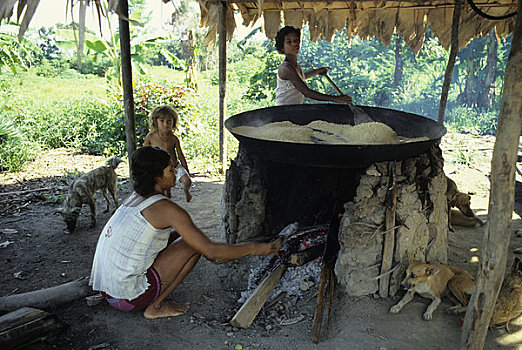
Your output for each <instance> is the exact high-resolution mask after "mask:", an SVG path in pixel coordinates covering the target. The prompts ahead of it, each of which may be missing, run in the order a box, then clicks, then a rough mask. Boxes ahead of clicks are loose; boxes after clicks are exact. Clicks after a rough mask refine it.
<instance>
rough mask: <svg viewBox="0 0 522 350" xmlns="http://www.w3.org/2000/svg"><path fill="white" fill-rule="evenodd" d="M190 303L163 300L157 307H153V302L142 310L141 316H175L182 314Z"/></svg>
mask: <svg viewBox="0 0 522 350" xmlns="http://www.w3.org/2000/svg"><path fill="white" fill-rule="evenodd" d="M189 308H190V305H189V304H187V303H175V302H172V301H164V302H163V303H161V305H160V306H159V307H155V306H154V304H151V305H149V306H147V308H146V309H145V311H143V316H144V317H145V318H147V319H149V320H152V319H155V318H160V317H175V316H181V315H184V314H185V313H186V312H187V311H188V309H189Z"/></svg>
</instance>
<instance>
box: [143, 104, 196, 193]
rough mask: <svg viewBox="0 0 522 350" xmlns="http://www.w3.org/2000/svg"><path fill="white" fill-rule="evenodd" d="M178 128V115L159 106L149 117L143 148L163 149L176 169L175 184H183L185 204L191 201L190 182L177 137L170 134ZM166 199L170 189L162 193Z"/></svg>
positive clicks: (166, 106) (169, 107)
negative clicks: (147, 131) (155, 147)
mask: <svg viewBox="0 0 522 350" xmlns="http://www.w3.org/2000/svg"><path fill="white" fill-rule="evenodd" d="M177 126H178V114H177V113H176V111H175V110H174V108H173V107H171V106H169V105H161V106H158V107H156V108H154V109H153V110H152V112H151V113H150V115H149V129H150V132H149V133H148V134H147V136H146V137H145V142H144V143H143V145H144V146H157V147H161V148H163V149H165V150H166V151H167V152H168V153H169V154H170V157H171V158H172V163H173V164H174V165H175V167H176V170H177V172H176V182H178V181H179V182H181V183H182V184H183V191H184V192H185V198H186V200H187V202H190V200H191V199H192V194H191V193H190V192H189V190H190V185H191V184H192V181H191V180H190V173H189V171H188V166H187V161H186V160H185V156H184V155H183V151H182V150H181V145H180V143H179V139H178V137H176V135H174V133H173V132H172V131H173V130H176V128H177ZM164 195H165V196H166V197H169V198H170V196H171V194H170V189H169V190H168V191H166V193H164Z"/></svg>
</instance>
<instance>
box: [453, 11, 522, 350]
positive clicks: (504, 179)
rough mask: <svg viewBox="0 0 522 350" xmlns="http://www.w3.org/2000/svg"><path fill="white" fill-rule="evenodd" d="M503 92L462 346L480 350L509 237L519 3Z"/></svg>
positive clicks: (521, 85)
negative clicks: (477, 264) (485, 215)
mask: <svg viewBox="0 0 522 350" xmlns="http://www.w3.org/2000/svg"><path fill="white" fill-rule="evenodd" d="M504 86H505V88H504V95H503V96H502V104H501V107H500V116H499V120H498V129H497V137H496V141H495V147H494V149H493V158H492V161H491V170H492V171H491V191H490V198H489V208H488V211H489V214H488V224H487V226H486V232H485V234H484V241H483V244H482V257H481V263H480V270H479V275H478V278H477V285H476V287H475V291H474V293H473V295H472V297H471V300H470V302H469V306H468V310H467V312H466V317H465V319H464V325H463V328H462V338H461V348H462V349H482V348H483V347H484V340H485V338H486V333H487V330H488V326H489V321H490V319H491V315H492V313H493V309H494V307H495V303H496V301H497V297H498V293H499V290H500V287H501V284H502V280H503V279H504V272H505V269H506V260H507V255H508V254H507V253H508V247H509V239H510V235H511V215H512V211H513V201H514V191H515V164H516V160H517V153H518V152H517V151H518V144H519V141H520V128H521V124H522V1H519V2H518V15H517V21H516V25H515V30H514V34H513V41H512V47H511V52H510V54H509V59H508V62H507V67H506V74H505V80H504Z"/></svg>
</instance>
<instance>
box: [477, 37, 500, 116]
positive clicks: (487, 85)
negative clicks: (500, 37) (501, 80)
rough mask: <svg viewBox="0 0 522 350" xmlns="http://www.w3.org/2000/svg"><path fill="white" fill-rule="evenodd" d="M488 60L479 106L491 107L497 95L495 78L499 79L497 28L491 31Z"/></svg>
mask: <svg viewBox="0 0 522 350" xmlns="http://www.w3.org/2000/svg"><path fill="white" fill-rule="evenodd" d="M486 50H487V61H486V69H485V70H486V72H485V77H484V79H483V81H482V83H481V84H480V86H481V88H480V93H479V96H478V106H479V107H482V108H489V107H491V105H492V102H493V97H494V96H495V80H496V79H497V51H498V42H497V38H496V35H495V28H493V30H492V31H491V32H489V35H488V38H487V44H486Z"/></svg>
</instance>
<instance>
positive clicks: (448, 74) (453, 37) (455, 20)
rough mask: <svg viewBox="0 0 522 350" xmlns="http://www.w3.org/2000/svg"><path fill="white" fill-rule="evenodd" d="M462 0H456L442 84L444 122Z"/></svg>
mask: <svg viewBox="0 0 522 350" xmlns="http://www.w3.org/2000/svg"><path fill="white" fill-rule="evenodd" d="M461 7H462V0H455V9H454V10H453V23H452V25H451V49H450V54H449V57H448V64H447V66H446V72H445V73H444V83H443V84H442V92H441V94H440V105H439V116H438V118H437V121H438V122H439V123H441V124H443V123H444V114H445V113H446V104H447V102H448V92H449V89H450V84H451V76H452V74H453V67H454V66H455V60H456V58H457V52H458V51H459V22H460V10H461Z"/></svg>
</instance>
